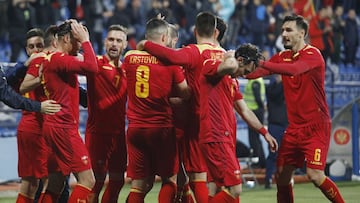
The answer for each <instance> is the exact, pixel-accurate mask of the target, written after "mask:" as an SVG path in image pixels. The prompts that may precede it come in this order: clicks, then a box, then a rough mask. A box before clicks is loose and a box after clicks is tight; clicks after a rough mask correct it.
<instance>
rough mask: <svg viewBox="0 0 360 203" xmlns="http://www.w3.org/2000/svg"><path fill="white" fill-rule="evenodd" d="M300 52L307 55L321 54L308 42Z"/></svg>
mask: <svg viewBox="0 0 360 203" xmlns="http://www.w3.org/2000/svg"><path fill="white" fill-rule="evenodd" d="M301 53H302V54H307V55H321V52H320V50H319V49H318V48H316V47H314V46H311V45H308V44H307V45H306V46H305V47H304V48H303V49H302V50H301Z"/></svg>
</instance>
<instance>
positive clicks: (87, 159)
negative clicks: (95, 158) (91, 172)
mask: <svg viewBox="0 0 360 203" xmlns="http://www.w3.org/2000/svg"><path fill="white" fill-rule="evenodd" d="M81 161H82V162H83V163H84V165H88V164H89V157H88V156H83V157H81Z"/></svg>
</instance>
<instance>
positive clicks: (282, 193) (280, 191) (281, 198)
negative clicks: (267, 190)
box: [277, 184, 294, 203]
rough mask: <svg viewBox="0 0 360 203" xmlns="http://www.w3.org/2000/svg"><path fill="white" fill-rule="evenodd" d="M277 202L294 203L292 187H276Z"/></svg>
mask: <svg viewBox="0 0 360 203" xmlns="http://www.w3.org/2000/svg"><path fill="white" fill-rule="evenodd" d="M277 202H278V203H294V193H293V188H292V185H291V184H289V185H277Z"/></svg>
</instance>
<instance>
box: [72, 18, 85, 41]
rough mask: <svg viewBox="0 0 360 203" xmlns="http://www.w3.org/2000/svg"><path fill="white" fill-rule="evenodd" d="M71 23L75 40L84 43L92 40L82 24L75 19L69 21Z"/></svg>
mask: <svg viewBox="0 0 360 203" xmlns="http://www.w3.org/2000/svg"><path fill="white" fill-rule="evenodd" d="M68 21H70V22H71V33H72V34H73V36H74V38H75V39H77V40H78V41H79V42H81V43H83V42H86V41H89V40H90V37H89V31H88V29H87V28H86V27H85V26H84V25H83V24H81V23H79V22H77V21H76V20H74V19H70V20H68Z"/></svg>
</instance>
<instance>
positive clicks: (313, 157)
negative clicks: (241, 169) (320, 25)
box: [245, 16, 344, 203]
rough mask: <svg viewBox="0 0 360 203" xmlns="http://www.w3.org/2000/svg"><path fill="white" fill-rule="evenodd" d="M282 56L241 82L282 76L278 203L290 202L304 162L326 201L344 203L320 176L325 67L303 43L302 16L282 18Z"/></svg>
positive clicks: (324, 147)
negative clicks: (283, 109) (283, 127)
mask: <svg viewBox="0 0 360 203" xmlns="http://www.w3.org/2000/svg"><path fill="white" fill-rule="evenodd" d="M281 34H282V39H283V44H284V47H285V49H286V50H285V51H282V52H279V53H277V54H275V55H274V56H273V57H271V58H270V60H269V61H261V62H260V63H259V67H258V68H257V69H256V70H255V71H254V72H252V73H250V74H246V73H248V71H249V70H247V71H245V72H246V73H245V77H246V78H257V77H261V76H265V75H269V74H272V73H278V74H281V75H282V81H283V87H284V95H285V102H286V104H287V105H286V108H287V115H288V121H289V125H288V127H287V129H286V132H285V134H284V137H283V139H282V142H281V146H280V150H279V152H278V159H277V174H276V184H277V199H278V202H280V203H282V202H287V203H289V202H294V197H293V189H292V185H291V184H290V180H291V177H292V174H293V172H294V170H295V169H296V168H301V167H302V166H303V163H304V160H306V173H307V176H308V177H309V179H310V180H311V181H312V182H313V183H314V185H315V186H316V187H318V188H319V189H320V190H321V192H322V193H323V194H324V195H325V196H326V197H327V198H328V199H329V200H330V201H331V202H337V203H339V202H344V199H343V198H342V196H341V194H340V191H339V189H338V187H337V186H336V185H335V183H334V182H333V181H331V180H330V179H329V178H328V177H326V176H325V174H324V168H325V165H326V157H327V152H328V148H329V142H330V130H331V120H330V115H329V111H328V106H327V103H326V97H325V90H324V80H325V62H324V59H323V57H322V56H321V53H320V51H319V50H318V49H317V48H315V47H313V46H311V45H309V44H306V42H305V37H306V36H307V34H308V23H307V22H306V20H305V19H304V18H303V17H302V16H286V17H285V18H284V20H283V23H282V33H281Z"/></svg>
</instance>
